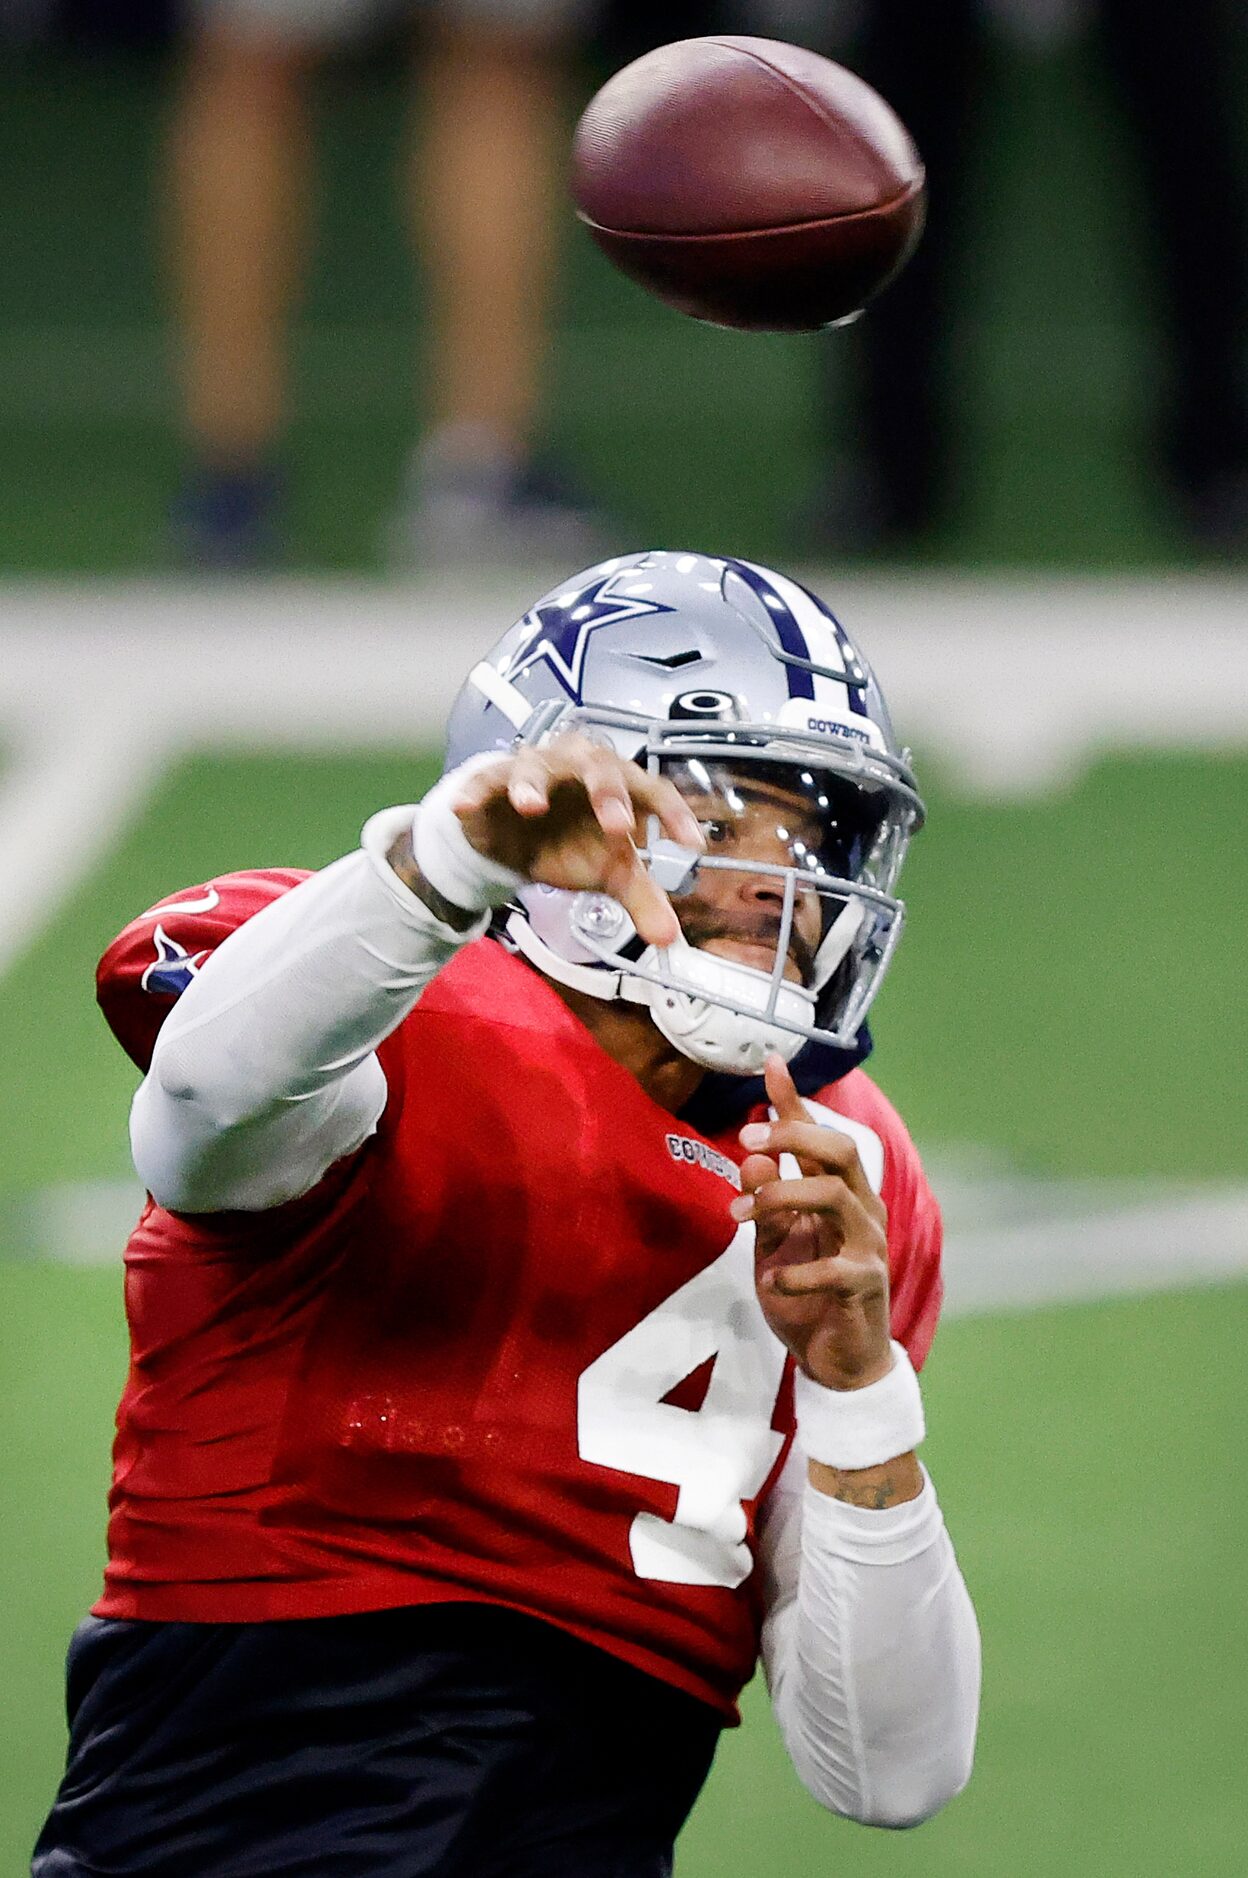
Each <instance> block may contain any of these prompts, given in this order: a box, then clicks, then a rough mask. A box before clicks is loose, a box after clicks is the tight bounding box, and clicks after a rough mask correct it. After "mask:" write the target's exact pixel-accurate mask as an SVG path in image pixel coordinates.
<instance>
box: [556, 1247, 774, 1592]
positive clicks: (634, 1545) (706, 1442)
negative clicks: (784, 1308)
mask: <svg viewBox="0 0 1248 1878" xmlns="http://www.w3.org/2000/svg"><path fill="white" fill-rule="evenodd" d="M709 1357H714V1359H715V1363H714V1368H713V1370H712V1372H711V1380H710V1386H709V1387H708V1389H707V1392H706V1400H705V1401H704V1402H703V1404H702V1406H701V1408H700V1409H696V1410H690V1409H683V1408H676V1407H675V1406H674V1405H673V1404H672V1403H670V1402H664V1401H663V1399H662V1398H663V1397H664V1396H665V1395H667V1394H668V1392H669V1390H671V1389H674V1388H675V1386H676V1384H677V1383H679V1382H683V1381H684V1379H685V1377H686V1376H688V1375H690V1374H691V1373H692V1372H693V1371H694V1370H695V1369H697V1368H698V1367H699V1366H700V1365H701V1364H703V1363H705V1362H706V1361H707V1359H708V1358H709ZM784 1362H785V1352H784V1346H783V1344H782V1343H781V1342H780V1341H779V1339H778V1338H777V1337H776V1336H775V1335H774V1334H773V1333H772V1331H771V1330H770V1329H769V1327H768V1324H767V1320H766V1318H765V1317H764V1316H763V1313H762V1310H761V1309H760V1307H759V1303H758V1298H757V1296H756V1295H755V1291H754V1228H753V1226H752V1225H745V1226H742V1227H741V1228H740V1229H739V1231H738V1232H737V1234H736V1237H735V1238H734V1239H733V1241H732V1244H731V1245H730V1246H729V1247H728V1249H727V1251H725V1252H722V1253H721V1254H720V1256H719V1257H718V1258H717V1259H716V1260H715V1261H714V1263H713V1264H711V1265H708V1266H707V1267H706V1268H705V1270H704V1271H700V1272H699V1273H698V1274H697V1276H696V1277H695V1278H691V1279H690V1280H689V1282H688V1284H685V1285H682V1286H681V1287H680V1290H679V1291H674V1292H673V1293H672V1295H671V1297H670V1298H666V1299H664V1301H663V1303H662V1304H660V1305H659V1306H658V1308H657V1309H656V1310H653V1311H651V1313H650V1315H649V1316H648V1317H643V1319H642V1320H641V1322H640V1323H639V1324H636V1325H635V1326H634V1327H633V1329H632V1330H630V1331H627V1332H626V1333H625V1335H624V1336H622V1337H621V1338H620V1339H619V1341H618V1343H613V1344H612V1345H611V1348H610V1349H609V1350H604V1351H603V1353H602V1355H601V1356H600V1357H598V1358H596V1360H595V1361H594V1362H592V1363H591V1364H590V1366H589V1368H588V1369H587V1370H585V1371H584V1373H583V1374H582V1376H581V1379H580V1385H579V1389H578V1402H577V1414H578V1429H579V1435H580V1452H581V1457H582V1459H583V1460H587V1461H593V1462H596V1463H597V1464H598V1465H599V1466H600V1467H615V1468H619V1469H620V1470H621V1471H622V1472H624V1473H628V1474H641V1475H643V1476H644V1477H645V1478H646V1479H647V1480H665V1481H668V1482H669V1483H670V1484H671V1485H673V1486H675V1487H677V1488H678V1489H679V1497H678V1499H677V1502H676V1513H675V1516H674V1518H673V1519H671V1520H666V1519H660V1518H659V1517H658V1516H657V1515H656V1514H654V1513H638V1514H637V1516H636V1518H635V1519H634V1520H633V1523H632V1527H631V1529H630V1533H629V1543H630V1546H631V1549H632V1557H633V1568H634V1570H635V1571H636V1573H637V1575H638V1577H640V1578H661V1579H665V1580H666V1581H667V1582H668V1583H669V1584H681V1585H728V1586H730V1587H731V1586H734V1585H739V1584H741V1583H742V1582H743V1581H744V1580H745V1579H746V1578H747V1577H748V1576H749V1573H750V1568H751V1564H752V1559H751V1556H750V1550H749V1547H748V1546H747V1545H746V1543H745V1533H746V1520H745V1508H744V1506H743V1505H742V1502H743V1501H745V1500H752V1499H754V1498H756V1496H757V1495H758V1494H759V1493H761V1491H762V1489H763V1486H764V1484H765V1482H766V1480H767V1476H768V1474H770V1472H771V1470H772V1468H773V1467H774V1465H775V1463H776V1460H777V1458H778V1456H779V1453H780V1449H781V1447H782V1446H783V1445H784V1438H783V1436H781V1435H778V1434H776V1433H775V1431H774V1430H773V1429H772V1426H771V1418H772V1414H773V1412H774V1410H775V1405H776V1397H777V1395H778V1393H779V1390H780V1381H781V1378H782V1376H783V1375H784Z"/></svg>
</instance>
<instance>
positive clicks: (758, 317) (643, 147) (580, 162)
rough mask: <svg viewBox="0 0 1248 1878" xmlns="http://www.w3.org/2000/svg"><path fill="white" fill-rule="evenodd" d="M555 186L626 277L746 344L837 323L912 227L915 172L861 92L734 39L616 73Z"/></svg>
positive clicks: (777, 47) (663, 50) (883, 113)
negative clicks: (564, 184) (752, 335)
mask: <svg viewBox="0 0 1248 1878" xmlns="http://www.w3.org/2000/svg"><path fill="white" fill-rule="evenodd" d="M571 181H572V194H573V198H574V200H575V202H576V207H577V212H578V214H579V216H580V219H581V221H582V222H584V224H585V226H586V227H587V228H588V230H589V232H590V234H591V235H592V236H593V238H594V240H595V241H596V242H597V244H598V246H599V247H600V248H601V249H602V251H603V253H604V254H606V255H607V256H608V257H609V258H610V259H611V260H612V261H613V262H614V263H615V265H616V266H617V267H618V268H620V269H621V270H622V271H623V272H624V273H625V274H627V275H628V276H629V277H630V278H631V279H633V280H635V281H638V282H639V283H640V284H641V285H642V286H643V287H646V288H648V289H649V290H650V292H651V293H653V294H657V296H658V297H659V299H661V300H665V301H667V303H668V304H669V305H671V306H674V307H676V308H678V309H679V311H680V312H682V313H688V314H691V315H692V316H693V317H694V318H695V319H701V320H709V321H711V322H712V323H713V324H714V325H717V326H735V327H741V328H745V329H747V330H753V331H764V332H809V331H813V330H816V329H818V328H820V327H824V326H829V325H835V324H836V323H837V322H839V321H843V320H847V319H851V318H852V317H853V316H854V315H855V314H857V313H858V312H860V311H861V309H862V308H863V306H864V305H865V304H866V302H867V301H868V300H869V299H870V298H871V296H872V295H873V294H877V293H878V292H879V291H880V289H881V288H882V287H884V286H885V285H886V284H887V283H888V281H890V280H891V279H892V278H893V276H894V275H895V274H896V273H897V271H898V269H899V268H900V267H901V266H902V265H903V264H904V262H905V260H906V258H907V256H908V255H909V254H910V252H911V250H912V249H913V247H914V245H915V243H916V242H917V240H918V238H919V235H920V233H921V232H922V228H923V214H924V199H925V198H924V175H923V164H922V162H921V160H920V157H919V153H918V151H917V150H916V149H915V147H914V143H913V141H912V140H911V138H910V135H909V133H908V131H907V130H906V128H905V126H904V125H903V124H902V122H901V120H900V119H899V118H898V116H897V114H896V113H895V112H894V111H893V110H892V109H891V107H890V106H889V105H888V104H886V103H885V101H884V99H883V98H881V97H880V95H879V93H878V92H876V91H873V90H872V89H871V87H870V85H868V84H865V83H864V81H863V80H862V79H861V78H857V77H855V75H854V74H853V73H852V72H849V71H846V69H845V67H844V66H841V65H837V64H835V63H834V62H833V61H832V60H831V59H825V58H822V57H820V55H819V54H818V53H815V52H808V51H806V50H804V49H803V48H802V47H800V46H791V45H786V44H784V43H782V42H781V41H779V40H774V39H757V38H753V37H749V36H747V35H744V34H729V33H725V34H720V35H717V36H715V37H709V38H702V39H681V40H676V41H674V42H673V43H672V44H671V45H666V46H660V47H659V48H658V49H657V50H656V51H653V52H648V53H646V55H645V56H644V57H643V58H640V59H636V60H634V62H633V63H632V64H631V65H626V66H625V67H624V68H623V70H622V71H619V72H616V73H615V75H614V76H613V77H612V78H610V79H608V80H607V83H606V84H605V85H604V86H603V87H602V89H601V90H600V91H599V92H597V93H596V95H595V96H594V97H593V98H592V99H591V101H590V103H589V105H588V106H587V108H586V110H585V112H584V114H583V116H582V117H581V120H580V123H579V124H578V126H577V129H576V135H575V138H574V141H573V147H572V177H571Z"/></svg>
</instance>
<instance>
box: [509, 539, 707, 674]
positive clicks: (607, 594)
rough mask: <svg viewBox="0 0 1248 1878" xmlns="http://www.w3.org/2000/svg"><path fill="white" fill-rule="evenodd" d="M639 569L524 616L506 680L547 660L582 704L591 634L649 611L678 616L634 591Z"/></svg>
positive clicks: (581, 589)
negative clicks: (521, 632) (522, 628)
mask: <svg viewBox="0 0 1248 1878" xmlns="http://www.w3.org/2000/svg"><path fill="white" fill-rule="evenodd" d="M642 584H643V583H642V582H640V581H639V580H638V577H637V569H636V568H625V569H623V570H620V571H617V572H615V573H610V574H603V575H600V576H599V578H598V579H596V580H592V581H590V583H589V584H588V586H585V587H577V588H572V589H570V590H569V591H568V592H567V593H560V594H557V595H556V596H555V598H554V599H553V600H548V601H547V602H546V603H545V605H544V606H536V607H534V608H533V611H532V612H531V613H528V614H526V615H525V617H524V620H523V621H522V625H523V627H524V632H523V634H522V636H521V639H520V644H519V645H518V646H517V647H516V649H515V651H514V652H513V653H512V655H511V657H510V658H509V659H508V661H507V663H506V664H505V665H504V666H503V667H502V668H501V670H502V676H503V677H504V678H506V679H507V680H508V681H509V682H510V683H512V684H514V683H515V681H516V679H517V678H519V677H521V676H522V674H523V673H525V672H527V671H528V670H529V668H530V667H531V666H534V665H537V664H538V663H540V661H541V660H543V659H544V660H545V661H546V663H547V665H548V666H549V667H550V669H551V671H552V672H553V673H554V674H555V677H556V678H557V679H558V680H559V683H560V684H561V685H562V686H563V688H564V690H565V691H566V692H567V694H568V696H569V697H570V698H571V699H572V700H573V702H574V703H576V704H579V703H580V702H581V677H582V674H583V673H584V670H585V654H586V652H587V650H588V648H589V641H590V638H591V636H592V635H593V634H594V633H596V632H597V631H598V628H599V627H600V626H615V625H618V623H619V622H620V621H621V620H627V619H644V618H645V616H646V615H647V614H650V613H674V612H675V610H676V609H675V608H674V607H671V606H664V605H663V604H662V603H661V602H660V601H658V600H647V598H646V597H645V595H644V593H638V592H636V591H632V592H630V591H629V589H630V588H632V589H636V588H637V587H638V586H640V585H642Z"/></svg>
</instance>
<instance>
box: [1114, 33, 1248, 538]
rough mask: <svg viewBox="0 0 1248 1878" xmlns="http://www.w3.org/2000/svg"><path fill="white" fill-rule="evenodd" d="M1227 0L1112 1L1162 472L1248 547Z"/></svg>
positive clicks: (1240, 222) (1214, 526)
mask: <svg viewBox="0 0 1248 1878" xmlns="http://www.w3.org/2000/svg"><path fill="white" fill-rule="evenodd" d="M1227 17H1228V16H1227V14H1226V13H1225V12H1224V11H1223V9H1222V8H1221V6H1220V5H1219V4H1218V0H1187V3H1186V4H1185V5H1184V7H1183V8H1182V9H1181V11H1180V12H1178V13H1176V12H1175V11H1174V10H1173V9H1172V8H1170V7H1169V6H1161V5H1159V4H1157V0H1148V3H1147V4H1143V5H1142V4H1141V3H1140V0H1101V9H1100V28H1101V33H1102V36H1103V44H1104V48H1105V54H1106V62H1107V64H1108V67H1109V71H1110V75H1111V77H1112V78H1113V80H1114V83H1115V85H1116V87H1117V89H1118V91H1119V94H1120V96H1121V99H1122V103H1123V106H1124V109H1125V111H1126V114H1127V117H1128V119H1129V122H1130V124H1131V127H1132V129H1133V131H1134V134H1135V140H1136V146H1137V151H1138V161H1139V165H1140V169H1141V172H1142V176H1143V181H1144V186H1145V190H1146V192H1147V210H1148V212H1147V215H1146V216H1145V218H1144V221H1145V225H1146V226H1147V228H1148V230H1149V233H1150V236H1151V240H1152V245H1153V254H1152V256H1151V257H1150V258H1151V260H1152V262H1153V265H1154V272H1155V276H1156V279H1157V283H1158V289H1159V292H1158V296H1157V297H1158V303H1159V310H1160V314H1161V319H1162V325H1163V332H1164V338H1165V344H1166V361H1165V364H1166V371H1165V377H1164V379H1163V392H1162V397H1163V404H1162V409H1161V412H1160V424H1159V439H1160V455H1161V468H1162V472H1163V475H1164V476H1165V478H1166V481H1167V483H1168V484H1169V486H1170V489H1171V492H1172V494H1173V496H1174V498H1175V501H1176V503H1177V505H1178V509H1179V514H1180V518H1181V520H1182V522H1183V524H1184V526H1185V528H1186V529H1187V531H1188V533H1189V534H1190V536H1191V537H1192V539H1193V540H1194V541H1195V542H1196V543H1198V544H1200V545H1204V546H1208V547H1211V548H1214V549H1221V550H1224V551H1232V552H1239V553H1245V552H1248V185H1246V183H1245V179H1244V174H1243V170H1242V168H1241V165H1240V162H1239V155H1240V153H1239V151H1238V150H1237V148H1236V139H1235V135H1234V127H1233V116H1232V102H1231V86H1230V76H1229V75H1230V67H1231V63H1232V61H1231V48H1230V46H1229V45H1228V44H1227V43H1226V41H1227V38H1228V37H1229V35H1228V34H1227V31H1226V24H1227Z"/></svg>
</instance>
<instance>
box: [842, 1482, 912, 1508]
mask: <svg viewBox="0 0 1248 1878" xmlns="http://www.w3.org/2000/svg"><path fill="white" fill-rule="evenodd" d="M833 1497H834V1498H835V1499H837V1500H844V1501H845V1502H846V1504H847V1505H849V1506H865V1507H867V1508H868V1509H869V1510H870V1511H871V1512H873V1513H882V1512H884V1510H885V1508H886V1507H890V1506H897V1505H898V1504H899V1503H900V1502H901V1501H902V1500H908V1499H910V1498H911V1497H912V1496H911V1493H910V1490H909V1482H906V1483H905V1484H903V1483H902V1481H901V1480H900V1479H899V1478H898V1476H897V1475H896V1474H885V1475H883V1477H882V1478H880V1479H876V1480H856V1479H855V1478H854V1476H853V1475H852V1474H838V1476H837V1482H836V1492H835V1494H834V1495H833Z"/></svg>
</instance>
